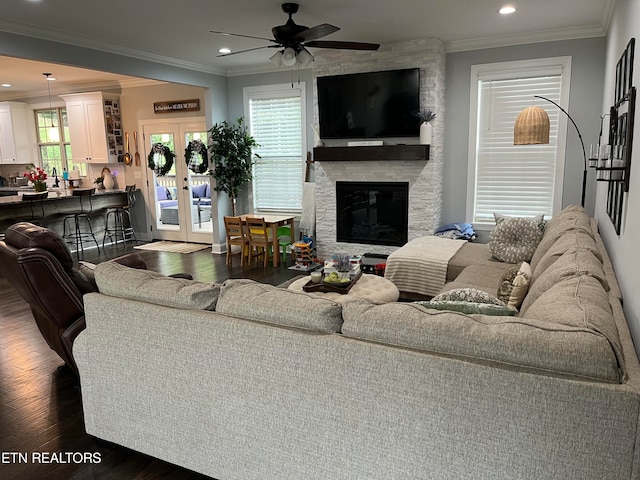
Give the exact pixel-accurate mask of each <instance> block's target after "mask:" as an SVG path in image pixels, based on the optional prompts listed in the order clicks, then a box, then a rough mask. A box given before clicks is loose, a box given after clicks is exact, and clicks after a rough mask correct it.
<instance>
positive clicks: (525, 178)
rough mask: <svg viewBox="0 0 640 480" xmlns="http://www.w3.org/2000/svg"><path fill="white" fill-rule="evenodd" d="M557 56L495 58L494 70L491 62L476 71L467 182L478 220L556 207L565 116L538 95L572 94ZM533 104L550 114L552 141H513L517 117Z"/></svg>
mask: <svg viewBox="0 0 640 480" xmlns="http://www.w3.org/2000/svg"><path fill="white" fill-rule="evenodd" d="M558 60H559V59H549V63H550V65H543V64H540V65H534V66H531V67H529V68H517V69H505V65H504V64H494V65H493V67H495V71H494V72H492V71H491V68H488V69H484V71H476V72H475V82H476V83H475V85H476V88H477V92H476V94H477V98H476V99H475V100H476V101H475V102H473V101H472V111H471V115H472V118H474V117H475V134H474V135H473V139H474V141H473V144H472V145H471V146H470V162H469V163H470V171H469V182H468V184H469V187H470V188H471V189H472V192H469V193H470V195H469V196H468V198H469V199H471V200H472V203H471V204H470V205H469V207H470V210H471V216H470V218H471V221H472V222H473V223H474V224H493V223H494V215H493V214H494V212H498V213H502V214H505V215H511V216H518V217H533V216H536V215H539V214H541V213H543V214H545V215H547V216H551V215H552V214H553V213H554V211H556V210H557V207H558V205H559V204H560V201H561V193H562V171H563V168H564V143H565V141H564V138H565V133H566V120H565V119H563V118H562V117H561V115H562V113H561V112H560V110H559V109H558V108H557V107H555V106H554V105H553V104H551V103H549V102H546V101H545V100H542V99H538V98H534V95H541V96H543V97H546V98H548V99H550V100H553V101H554V102H556V103H558V104H560V105H562V104H563V99H565V98H568V91H563V90H565V89H568V82H567V81H566V80H567V79H566V76H567V75H568V69H567V68H566V66H567V65H566V64H565V63H562V64H558ZM561 60H567V61H568V59H561ZM509 63H512V62H509ZM538 63H540V61H538ZM472 74H473V72H472ZM473 81H474V78H473V77H472V82H473ZM472 97H473V95H472ZM472 100H473V98H472ZM473 103H475V105H473ZM565 103H566V102H565ZM532 104H535V105H538V106H541V107H542V108H544V109H545V110H546V112H547V113H548V115H549V121H550V127H551V128H550V135H549V144H548V145H514V144H513V127H514V124H515V121H516V118H517V117H518V114H519V113H520V112H521V111H522V110H523V109H525V108H526V107H528V106H531V105H532ZM474 107H475V111H474V110H473V109H474ZM471 133H472V134H473V133H474V132H473V131H472V132H471Z"/></svg>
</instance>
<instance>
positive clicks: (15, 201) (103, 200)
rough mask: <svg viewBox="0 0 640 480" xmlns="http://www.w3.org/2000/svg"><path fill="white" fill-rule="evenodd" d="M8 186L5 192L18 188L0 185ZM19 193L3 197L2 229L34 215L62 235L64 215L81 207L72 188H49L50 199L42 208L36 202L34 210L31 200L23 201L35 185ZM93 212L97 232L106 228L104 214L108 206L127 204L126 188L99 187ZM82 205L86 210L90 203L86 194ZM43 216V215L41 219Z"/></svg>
mask: <svg viewBox="0 0 640 480" xmlns="http://www.w3.org/2000/svg"><path fill="white" fill-rule="evenodd" d="M0 188H2V189H5V190H4V192H3V193H6V192H7V190H6V189H12V188H13V190H15V189H16V187H0ZM17 188H18V191H17V194H13V195H8V196H0V231H2V232H4V230H5V229H6V228H7V227H8V226H9V225H11V224H13V223H15V222H19V221H29V220H30V218H31V216H32V214H33V215H34V216H35V217H36V218H35V221H37V222H38V223H39V224H40V225H42V226H46V227H49V228H52V229H53V230H56V231H57V232H58V233H60V234H62V230H63V228H62V222H63V221H64V217H65V216H67V215H69V214H71V213H72V212H75V211H77V210H79V208H80V197H74V196H73V194H72V190H70V189H68V188H67V189H66V190H65V189H64V188H59V189H53V188H51V189H49V190H48V192H49V195H48V198H46V199H44V200H43V201H42V209H41V208H40V204H39V202H37V204H34V206H33V213H32V210H31V205H30V202H27V201H24V200H23V194H28V193H36V192H35V190H34V189H33V188H28V187H17ZM91 203H92V207H93V208H92V212H91V214H90V217H91V220H92V223H93V228H94V231H96V230H97V231H98V232H99V231H101V230H103V229H104V216H105V212H106V210H107V209H108V208H109V207H114V206H118V205H125V204H126V203H127V195H126V193H125V191H124V190H120V189H114V190H96V193H95V195H94V196H93V197H91ZM83 205H84V207H85V209H87V208H88V206H89V205H88V202H87V200H86V197H84V198H83ZM42 210H44V217H42ZM40 217H42V218H40Z"/></svg>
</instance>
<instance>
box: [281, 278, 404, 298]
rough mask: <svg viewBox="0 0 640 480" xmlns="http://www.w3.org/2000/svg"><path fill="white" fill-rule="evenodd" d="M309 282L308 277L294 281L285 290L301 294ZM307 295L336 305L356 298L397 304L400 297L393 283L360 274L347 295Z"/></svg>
mask: <svg viewBox="0 0 640 480" xmlns="http://www.w3.org/2000/svg"><path fill="white" fill-rule="evenodd" d="M310 280H311V277H310V276H307V277H304V278H301V279H299V280H296V281H295V282H293V283H292V284H291V285H289V286H288V287H287V290H293V291H294V292H303V291H304V290H303V289H302V287H304V286H305V285H306V284H307V282H309V281H310ZM307 293H308V294H309V295H316V296H318V297H323V298H329V299H331V300H333V301H334V302H336V303H345V302H349V301H351V300H355V299H358V298H365V299H367V300H372V301H374V302H385V303H391V302H397V301H398V298H399V297H400V291H399V290H398V287H396V286H395V285H394V284H393V283H391V282H390V281H389V280H387V279H386V278H384V277H380V276H378V275H369V274H366V273H363V274H362V277H361V278H360V279H359V280H358V281H357V282H356V283H355V284H354V285H353V287H352V288H351V290H349V293H346V294H342V293H336V292H307Z"/></svg>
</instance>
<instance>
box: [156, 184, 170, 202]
mask: <svg viewBox="0 0 640 480" xmlns="http://www.w3.org/2000/svg"><path fill="white" fill-rule="evenodd" d="M168 193H169V191H168V190H167V187H165V186H164V185H156V200H171V197H170V196H169V195H168Z"/></svg>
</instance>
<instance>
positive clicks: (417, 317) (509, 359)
mask: <svg viewBox="0 0 640 480" xmlns="http://www.w3.org/2000/svg"><path fill="white" fill-rule="evenodd" d="M342 315H343V317H344V323H343V325H342V333H343V335H345V336H348V337H351V338H357V339H360V340H367V341H372V342H376V343H382V344H387V345H394V346H398V347H405V348H410V349H416V350H422V351H427V352H433V353H436V354H441V355H448V356H453V357H457V358H460V359H462V360H466V361H472V362H481V363H486V362H491V363H494V364H496V363H497V364H501V365H502V366H503V368H508V369H511V368H514V366H517V367H520V368H525V369H527V368H529V369H531V370H532V371H537V372H538V373H546V374H551V375H570V376H575V377H580V378H588V379H593V380H599V381H606V382H616V383H619V382H620V381H621V370H620V368H619V363H618V361H617V358H616V355H615V353H614V352H613V350H612V348H611V345H610V343H609V341H608V339H607V338H606V337H605V336H603V335H600V334H597V333H596V332H594V331H593V330H591V329H589V328H588V327H587V326H585V325H582V326H567V325H562V324H559V323H555V322H549V321H541V320H538V319H528V318H527V319H525V318H518V317H509V316H488V315H467V314H463V313H456V312H451V311H439V310H432V309H428V308H426V307H424V306H421V305H418V304H415V303H385V304H374V303H371V302H368V301H366V300H356V301H354V302H348V303H346V304H345V305H344V306H343V311H342Z"/></svg>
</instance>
